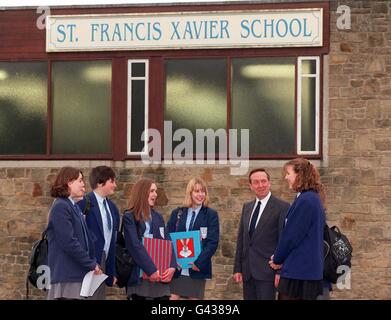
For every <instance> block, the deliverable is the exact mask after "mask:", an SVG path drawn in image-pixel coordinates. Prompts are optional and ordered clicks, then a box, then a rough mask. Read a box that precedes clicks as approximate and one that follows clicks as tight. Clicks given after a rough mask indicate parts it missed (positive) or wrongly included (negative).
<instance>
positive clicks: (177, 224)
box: [175, 207, 185, 232]
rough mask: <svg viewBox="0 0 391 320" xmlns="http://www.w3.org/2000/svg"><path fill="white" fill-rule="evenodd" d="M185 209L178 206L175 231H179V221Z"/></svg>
mask: <svg viewBox="0 0 391 320" xmlns="http://www.w3.org/2000/svg"><path fill="white" fill-rule="evenodd" d="M184 211H185V210H184V208H181V207H178V213H177V215H176V224H175V232H177V231H178V226H179V221H180V220H181V217H182V215H183V212H184Z"/></svg>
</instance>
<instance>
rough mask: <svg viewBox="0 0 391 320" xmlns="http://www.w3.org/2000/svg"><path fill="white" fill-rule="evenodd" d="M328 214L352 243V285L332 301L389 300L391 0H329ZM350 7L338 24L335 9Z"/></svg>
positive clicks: (325, 177)
mask: <svg viewBox="0 0 391 320" xmlns="http://www.w3.org/2000/svg"><path fill="white" fill-rule="evenodd" d="M330 3H331V11H332V12H331V21H330V27H331V28H330V30H331V38H330V43H331V48H330V49H331V50H330V55H329V113H328V117H329V131H328V135H329V139H328V144H329V152H328V156H329V164H328V168H327V170H325V171H324V175H323V180H324V182H325V183H326V185H327V187H328V196H329V204H330V205H329V206H330V210H329V212H330V216H329V218H330V219H331V220H333V221H335V222H336V223H337V224H338V225H340V226H341V227H342V228H343V230H346V231H347V233H348V234H349V235H350V237H351V239H352V241H353V246H354V259H353V269H352V270H353V271H352V289H351V290H344V291H341V292H338V291H337V292H335V294H334V297H335V298H351V299H358V298H365V299H389V298H391V286H390V284H389V281H388V280H387V279H389V277H390V265H389V264H390V253H391V215H390V213H391V210H390V209H391V201H390V196H391V179H390V177H391V176H390V173H391V140H390V138H391V33H390V31H391V29H390V28H391V2H390V1H331V2H330ZM339 5H347V6H349V7H350V9H351V29H350V30H339V29H337V23H336V22H337V18H338V17H339V16H340V15H339V14H336V9H337V7H338V6H339Z"/></svg>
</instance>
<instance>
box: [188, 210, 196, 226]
mask: <svg viewBox="0 0 391 320" xmlns="http://www.w3.org/2000/svg"><path fill="white" fill-rule="evenodd" d="M195 214H196V213H195V211H193V213H192V214H191V219H190V224H189V231H190V230H193V227H194V219H195Z"/></svg>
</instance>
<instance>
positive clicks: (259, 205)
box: [248, 201, 261, 238]
mask: <svg viewBox="0 0 391 320" xmlns="http://www.w3.org/2000/svg"><path fill="white" fill-rule="evenodd" d="M260 208H261V201H258V204H257V207H256V208H255V210H254V213H253V216H252V218H251V222H250V228H249V230H248V234H249V235H250V238H251V237H252V236H253V233H254V230H255V224H256V223H257V220H258V216H259V209H260Z"/></svg>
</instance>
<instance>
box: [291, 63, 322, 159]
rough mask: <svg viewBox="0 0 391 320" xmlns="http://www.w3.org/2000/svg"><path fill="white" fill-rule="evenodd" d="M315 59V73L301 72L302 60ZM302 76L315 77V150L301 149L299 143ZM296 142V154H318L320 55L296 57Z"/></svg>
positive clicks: (300, 136)
mask: <svg viewBox="0 0 391 320" xmlns="http://www.w3.org/2000/svg"><path fill="white" fill-rule="evenodd" d="M305 60H307V61H311V60H312V61H315V62H316V72H315V74H302V73H301V66H302V62H303V61H305ZM303 78H315V150H311V151H310V150H308V151H304V150H302V145H301V138H302V135H301V115H302V109H301V107H302V104H301V89H302V79H303ZM296 81H297V111H296V114H297V121H296V126H297V132H296V136H297V143H296V152H297V154H298V155H306V156H308V155H318V154H319V151H320V150H319V144H320V141H319V140H320V138H319V136H320V57H318V56H302V57H298V58H297V80H296Z"/></svg>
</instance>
